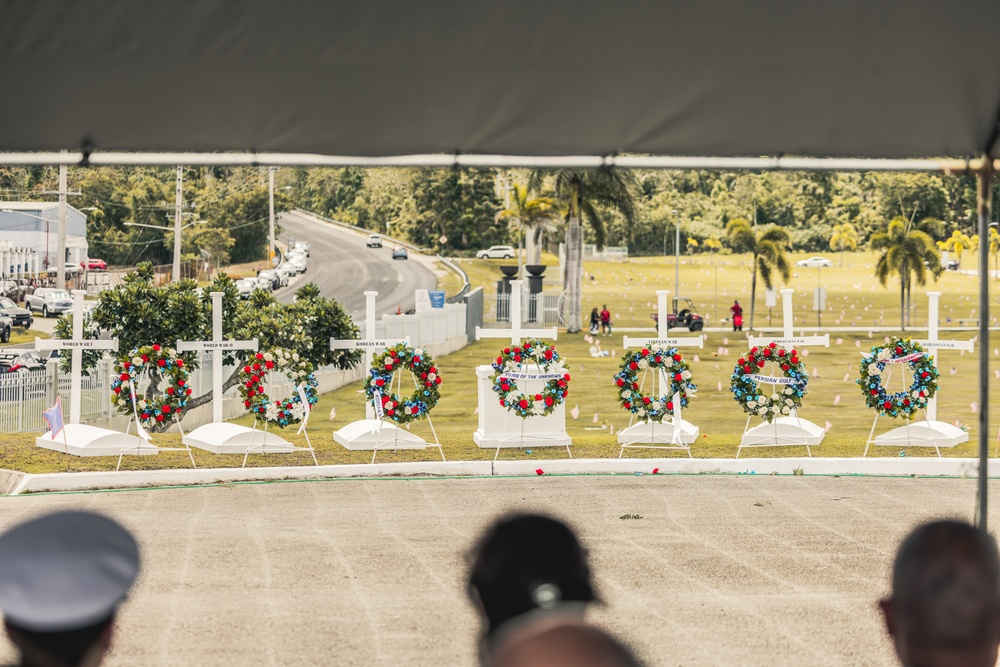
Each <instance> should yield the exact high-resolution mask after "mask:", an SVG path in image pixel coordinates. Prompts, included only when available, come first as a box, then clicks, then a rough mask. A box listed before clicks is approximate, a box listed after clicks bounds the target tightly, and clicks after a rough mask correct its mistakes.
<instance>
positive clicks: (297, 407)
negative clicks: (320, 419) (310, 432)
mask: <svg viewBox="0 0 1000 667" xmlns="http://www.w3.org/2000/svg"><path fill="white" fill-rule="evenodd" d="M273 372H278V373H284V374H286V375H288V377H289V378H290V379H291V381H292V385H293V386H294V387H298V386H300V385H302V386H303V387H304V390H305V394H306V399H307V400H308V402H309V405H303V403H302V399H301V398H300V397H299V392H298V391H297V390H296V389H293V390H292V395H291V396H290V397H288V398H279V399H272V398H271V397H270V396H268V395H267V392H265V391H264V381H265V380H266V378H267V375H268V374H269V373H273ZM237 379H238V381H239V385H238V386H239V388H240V396H242V397H243V407H245V408H246V409H247V410H249V411H250V413H251V414H252V415H253V416H254V418H255V419H259V420H261V421H266V422H267V423H268V424H271V425H273V426H277V427H279V428H285V427H286V426H291V425H293V424H298V423H300V422H301V421H302V420H303V419H305V416H306V414H307V413H308V412H309V410H311V409H312V406H313V405H315V404H316V401H317V396H316V386H317V385H318V384H319V383H318V382H317V381H316V375H315V374H314V373H313V365H312V363H311V362H310V361H309V360H308V359H306V358H305V357H304V356H302V355H300V354H299V353H298V352H295V351H294V350H289V349H286V348H283V347H278V348H274V349H273V350H267V351H265V352H257V353H255V354H253V356H251V357H250V359H248V360H247V361H246V363H245V364H244V365H243V368H241V369H240V372H239V374H238V376H237Z"/></svg>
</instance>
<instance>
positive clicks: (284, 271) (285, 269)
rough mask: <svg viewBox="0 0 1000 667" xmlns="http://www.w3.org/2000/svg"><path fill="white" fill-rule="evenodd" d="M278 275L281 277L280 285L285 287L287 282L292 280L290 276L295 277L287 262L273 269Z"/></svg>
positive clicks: (293, 269)
mask: <svg viewBox="0 0 1000 667" xmlns="http://www.w3.org/2000/svg"><path fill="white" fill-rule="evenodd" d="M275 271H277V272H278V275H279V276H281V280H282V284H284V285H287V284H288V281H289V280H291V279H292V276H294V275H296V273H297V272H296V271H295V267H293V266H292V265H291V264H290V263H288V262H282V263H281V266H279V267H278V268H276V269H275Z"/></svg>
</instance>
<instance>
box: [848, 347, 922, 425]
mask: <svg viewBox="0 0 1000 667" xmlns="http://www.w3.org/2000/svg"><path fill="white" fill-rule="evenodd" d="M902 363H905V364H907V365H909V367H910V372H911V373H912V374H913V382H911V383H910V387H909V389H906V390H903V391H897V392H895V393H891V394H890V393H889V392H887V391H886V390H885V387H883V386H882V371H883V370H885V367H886V365H887V364H902ZM860 371H861V377H859V378H858V379H857V380H856V382H857V384H858V385H859V386H860V387H861V391H863V392H864V394H865V403H867V404H868V407H869V408H871V409H872V410H875V412H877V413H879V414H880V415H886V416H888V417H894V418H895V417H902V418H903V419H913V416H914V414H915V413H916V412H917V410H922V409H924V408H926V407H927V402H928V401H929V400H930V399H932V398H934V394H935V393H936V392H937V388H938V377H939V376H940V374H939V373H938V369H937V368H936V367H935V366H934V360H933V358H932V357H931V356H930V355H928V354H927V353H926V352H925V351H924V348H923V347H921V346H920V343H917V342H916V341H912V340H909V339H905V340H904V339H900V338H896V337H893V338H892V339H890V340H889V342H888V343H887V344H885V345H877V346H875V347H873V348H872V351H871V354H870V355H869V356H866V357H865V358H863V359H862V360H861V368H860Z"/></svg>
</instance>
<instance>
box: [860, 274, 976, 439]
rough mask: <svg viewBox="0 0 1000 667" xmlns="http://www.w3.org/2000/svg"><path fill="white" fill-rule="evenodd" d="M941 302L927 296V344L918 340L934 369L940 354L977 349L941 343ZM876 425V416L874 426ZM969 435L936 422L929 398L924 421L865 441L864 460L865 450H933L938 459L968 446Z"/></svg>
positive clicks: (960, 342)
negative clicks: (947, 449) (950, 450)
mask: <svg viewBox="0 0 1000 667" xmlns="http://www.w3.org/2000/svg"><path fill="white" fill-rule="evenodd" d="M940 299H941V292H928V293H927V300H928V305H927V318H928V319H927V340H918V341H916V342H917V343H920V345H921V346H923V348H924V350H926V351H927V352H928V353H929V354H933V356H932V359H933V361H934V366H935V367H936V366H937V365H938V355H939V354H940V353H941V351H942V350H962V351H965V352H973V351H974V350H975V348H976V343H975V340H941V339H940V338H939V337H938V304H939V301H940ZM877 421H878V417H877V416H876V418H875V422H877ZM874 432H875V423H874V422H873V423H872V433H874ZM968 440H969V434H968V433H967V432H965V431H963V430H962V429H960V428H958V427H957V426H955V425H953V424H948V423H947V422H942V421H938V420H937V398H936V397H935V398H932V399H931V400H930V401H928V402H927V408H926V409H925V410H924V421H913V422H910V421H907V422H906V424H904V425H903V426H900V427H897V428H894V429H892V430H891V431H888V432H886V433H883V434H881V435H879V436H878V437H876V438H874V439H871V438H869V440H868V445H866V446H865V456H867V455H868V447H869V446H871V445H875V446H877V447H933V448H934V449H935V450H936V451H937V454H938V456H941V449H940V448H941V447H954V446H955V445H959V444H961V443H963V442H968Z"/></svg>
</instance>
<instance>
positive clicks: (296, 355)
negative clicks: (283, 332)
mask: <svg viewBox="0 0 1000 667" xmlns="http://www.w3.org/2000/svg"><path fill="white" fill-rule="evenodd" d="M298 360H299V353H298V352H293V353H292V361H298Z"/></svg>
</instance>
